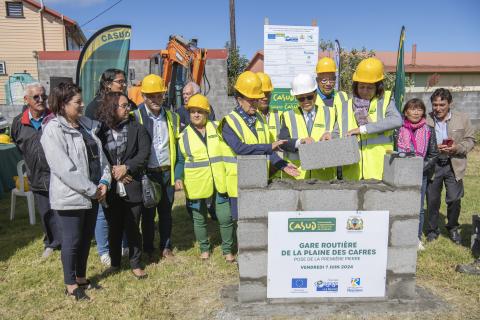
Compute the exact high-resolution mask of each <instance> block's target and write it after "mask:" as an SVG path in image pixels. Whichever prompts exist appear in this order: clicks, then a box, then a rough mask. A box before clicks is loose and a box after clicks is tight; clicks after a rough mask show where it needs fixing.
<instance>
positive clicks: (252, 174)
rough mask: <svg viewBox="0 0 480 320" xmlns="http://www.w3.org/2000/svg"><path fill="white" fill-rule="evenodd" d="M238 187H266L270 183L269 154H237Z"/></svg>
mask: <svg viewBox="0 0 480 320" xmlns="http://www.w3.org/2000/svg"><path fill="white" fill-rule="evenodd" d="M237 163H238V188H239V189H247V188H264V187H266V186H267V184H268V171H267V156H264V155H258V156H240V155H239V156H237Z"/></svg>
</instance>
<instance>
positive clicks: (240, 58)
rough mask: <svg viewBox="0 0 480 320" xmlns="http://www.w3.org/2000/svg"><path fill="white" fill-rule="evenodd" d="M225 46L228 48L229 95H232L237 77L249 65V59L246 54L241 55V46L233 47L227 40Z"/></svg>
mask: <svg viewBox="0 0 480 320" xmlns="http://www.w3.org/2000/svg"><path fill="white" fill-rule="evenodd" d="M225 48H227V49H228V59H227V74H228V95H229V96H231V95H233V93H234V90H235V89H234V85H235V81H236V80H237V77H238V76H239V75H240V73H242V72H243V71H245V68H246V67H247V65H248V59H247V57H245V55H240V48H239V47H237V48H233V47H231V46H230V44H229V43H228V42H227V43H226V44H225Z"/></svg>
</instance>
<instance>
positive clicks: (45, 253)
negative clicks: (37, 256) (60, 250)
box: [42, 248, 53, 259]
mask: <svg viewBox="0 0 480 320" xmlns="http://www.w3.org/2000/svg"><path fill="white" fill-rule="evenodd" d="M52 253H53V249H52V248H45V250H44V251H43V253H42V258H43V259H47V258H48V257H50V255H51V254H52Z"/></svg>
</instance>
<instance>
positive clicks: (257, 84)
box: [235, 71, 265, 99]
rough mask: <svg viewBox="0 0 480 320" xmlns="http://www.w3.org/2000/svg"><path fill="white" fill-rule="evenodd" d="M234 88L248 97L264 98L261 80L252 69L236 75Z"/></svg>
mask: <svg viewBox="0 0 480 320" xmlns="http://www.w3.org/2000/svg"><path fill="white" fill-rule="evenodd" d="M235 90H237V91H238V92H240V93H241V94H243V95H244V96H245V97H247V98H250V99H261V98H265V94H263V91H262V80H260V78H259V77H258V76H257V75H256V74H255V73H253V72H252V71H245V72H243V73H241V74H240V75H239V76H238V78H237V81H236V82H235Z"/></svg>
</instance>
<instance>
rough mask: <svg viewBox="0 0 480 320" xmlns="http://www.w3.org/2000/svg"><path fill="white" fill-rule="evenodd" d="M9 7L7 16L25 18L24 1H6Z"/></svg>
mask: <svg viewBox="0 0 480 320" xmlns="http://www.w3.org/2000/svg"><path fill="white" fill-rule="evenodd" d="M5 4H6V7H7V17H9V18H23V3H22V2H10V1H7V2H5Z"/></svg>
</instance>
